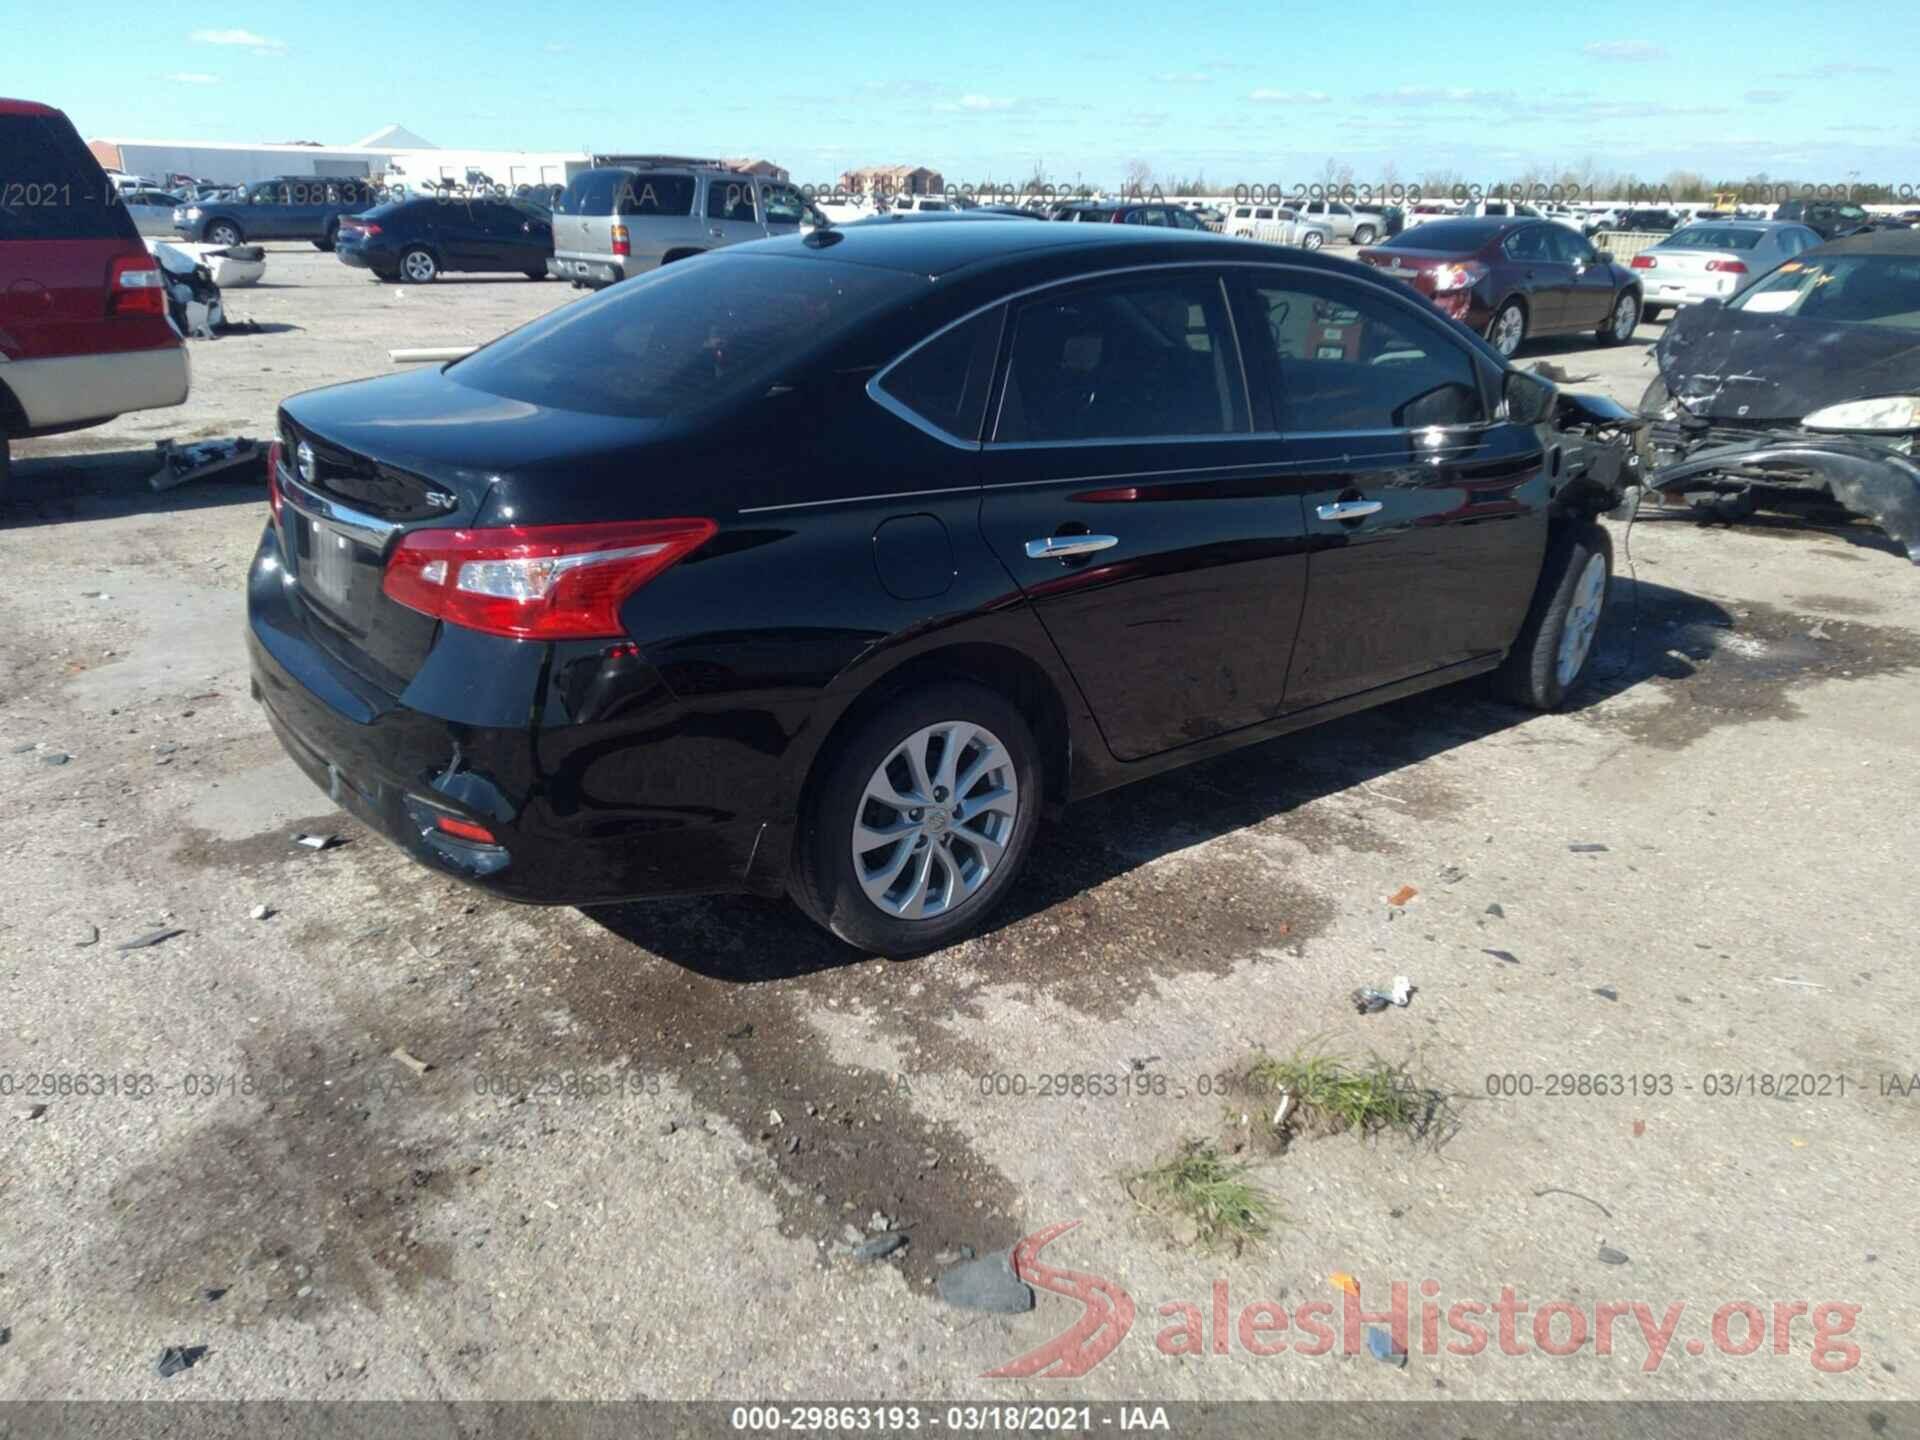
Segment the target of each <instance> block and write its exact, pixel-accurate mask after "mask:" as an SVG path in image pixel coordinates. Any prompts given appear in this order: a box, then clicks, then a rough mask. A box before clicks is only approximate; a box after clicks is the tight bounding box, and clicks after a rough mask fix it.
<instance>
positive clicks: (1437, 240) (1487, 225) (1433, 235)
mask: <svg viewBox="0 0 1920 1440" xmlns="http://www.w3.org/2000/svg"><path fill="white" fill-rule="evenodd" d="M1505 228H1506V224H1505V222H1504V221H1500V220H1435V221H1432V222H1430V223H1429V224H1426V225H1416V226H1414V227H1413V229H1411V230H1402V231H1401V232H1400V233H1399V234H1398V235H1396V236H1394V237H1393V238H1392V239H1391V240H1389V241H1387V242H1386V243H1387V248H1388V249H1392V250H1478V249H1479V248H1480V247H1481V246H1482V245H1484V244H1486V243H1487V242H1488V241H1489V240H1491V239H1492V238H1493V237H1494V236H1495V235H1497V234H1499V233H1500V231H1501V230H1503V229H1505Z"/></svg>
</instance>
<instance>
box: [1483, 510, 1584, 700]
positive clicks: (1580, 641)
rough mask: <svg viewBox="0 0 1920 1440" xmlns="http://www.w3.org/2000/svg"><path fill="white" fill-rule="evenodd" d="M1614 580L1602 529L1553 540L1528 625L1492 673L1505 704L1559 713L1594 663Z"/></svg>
mask: <svg viewBox="0 0 1920 1440" xmlns="http://www.w3.org/2000/svg"><path fill="white" fill-rule="evenodd" d="M1596 566H1597V567H1598V576H1599V578H1598V580H1597V581H1596V579H1595V567H1596ZM1612 579H1613V542H1612V541H1611V540H1609V539H1608V538H1607V532H1606V531H1605V530H1603V529H1601V528H1600V526H1598V525H1596V524H1594V523H1593V522H1592V521H1591V520H1589V521H1584V522H1582V523H1580V524H1578V525H1575V526H1572V527H1571V528H1569V529H1566V530H1563V531H1561V532H1560V533H1559V534H1558V535H1556V536H1554V538H1553V539H1552V540H1551V541H1550V542H1549V543H1548V545H1547V558H1546V563H1545V564H1544V565H1542V566H1541V568H1540V583H1539V584H1538V585H1537V586H1536V587H1535V588H1534V592H1533V604H1532V606H1531V607H1530V608H1529V609H1528V611H1527V619H1526V623H1525V624H1523V625H1522V626H1521V627H1520V635H1519V638H1518V639H1516V640H1515V641H1514V642H1513V649H1512V650H1510V651H1509V652H1508V653H1507V658H1506V661H1505V663H1503V664H1502V665H1501V667H1500V668H1499V669H1498V670H1496V671H1495V672H1494V689H1495V690H1496V691H1497V692H1498V693H1499V694H1500V695H1501V696H1502V697H1503V698H1505V699H1508V700H1511V701H1513V703H1514V704H1516V705H1525V706H1526V707H1528V708H1529V709H1532V710H1542V711H1546V710H1557V709H1559V708H1560V706H1561V705H1562V704H1564V703H1565V701H1566V698H1567V697H1568V696H1569V695H1571V694H1573V692H1574V691H1576V690H1578V689H1579V688H1580V682H1581V681H1582V680H1583V679H1584V678H1585V677H1586V673H1587V669H1588V667H1589V666H1590V665H1591V664H1592V663H1593V639H1594V635H1595V634H1596V632H1598V630H1599V628H1600V622H1601V621H1602V619H1604V618H1605V615H1606V605H1607V592H1608V589H1609V586H1610V583H1611V581H1612ZM1596 586H1597V588H1596Z"/></svg>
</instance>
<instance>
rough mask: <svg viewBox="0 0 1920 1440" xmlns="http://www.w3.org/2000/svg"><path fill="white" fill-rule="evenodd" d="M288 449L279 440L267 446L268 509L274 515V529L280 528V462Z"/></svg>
mask: <svg viewBox="0 0 1920 1440" xmlns="http://www.w3.org/2000/svg"><path fill="white" fill-rule="evenodd" d="M286 453H287V447H286V446H284V445H282V444H281V443H280V442H279V441H278V440H276V441H274V442H273V443H272V444H271V445H269V446H267V509H268V511H270V512H271V513H272V515H273V528H274V529H276V530H278V529H279V528H280V506H281V503H282V502H281V499H280V461H281V458H282V457H283V456H284V455H285V454H286Z"/></svg>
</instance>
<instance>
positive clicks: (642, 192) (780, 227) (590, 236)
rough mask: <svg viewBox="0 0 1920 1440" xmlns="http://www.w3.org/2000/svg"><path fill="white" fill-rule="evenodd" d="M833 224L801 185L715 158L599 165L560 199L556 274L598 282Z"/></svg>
mask: <svg viewBox="0 0 1920 1440" xmlns="http://www.w3.org/2000/svg"><path fill="white" fill-rule="evenodd" d="M822 223H824V221H823V219H822V217H821V216H820V213H819V211H817V210H816V209H814V207H813V206H812V205H811V204H810V203H809V202H808V201H807V199H806V198H805V197H804V196H803V195H801V193H800V191H799V189H798V188H797V187H796V186H793V185H790V184H787V183H786V182H785V181H780V180H769V179H767V178H766V177H764V176H761V175H749V174H746V173H745V172H743V171H737V170H727V169H724V168H722V167H720V166H710V165H669V166H660V167H658V168H652V167H649V168H645V169H641V168H635V167H632V166H626V165H608V166H599V167H596V168H594V169H592V170H582V171H581V172H580V173H579V174H577V175H575V176H574V177H573V178H572V179H571V180H569V181H568V182H567V188H566V193H565V194H563V195H562V196H561V197H560V200H559V203H558V204H556V205H555V206H554V208H553V254H552V255H551V256H550V257H549V258H548V260H547V273H548V274H549V275H555V276H558V277H559V278H560V279H562V280H570V281H572V282H573V283H574V285H576V286H582V285H585V286H590V287H593V288H595V289H598V288H599V287H601V286H603V285H613V284H617V283H618V282H619V281H622V280H625V279H627V278H628V277H629V276H633V275H641V274H644V273H646V272H647V271H649V270H652V269H653V268H655V267H656V266H659V265H666V264H669V263H671V262H672V261H675V260H683V259H685V258H686V257H687V256H689V255H698V254H701V253H702V252H703V251H707V250H718V249H720V248H721V247H722V246H725V245H737V244H739V243H740V242H741V241H743V240H763V239H765V238H766V237H767V236H769V235H791V234H793V233H795V232H796V231H798V230H800V229H802V228H803V227H804V228H811V227H812V226H814V225H817V224H822Z"/></svg>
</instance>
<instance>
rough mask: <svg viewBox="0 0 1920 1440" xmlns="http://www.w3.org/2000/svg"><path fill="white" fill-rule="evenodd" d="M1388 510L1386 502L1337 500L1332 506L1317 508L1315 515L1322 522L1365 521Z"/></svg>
mask: <svg viewBox="0 0 1920 1440" xmlns="http://www.w3.org/2000/svg"><path fill="white" fill-rule="evenodd" d="M1386 508H1387V506H1386V502H1385V501H1384V500H1335V501H1334V502H1333V503H1332V504H1330V505H1320V506H1316V507H1315V509H1314V512H1313V513H1314V514H1316V515H1318V516H1319V517H1320V518H1321V519H1322V520H1363V519H1365V518H1366V517H1367V516H1369V515H1378V514H1379V513H1380V512H1381V511H1382V510H1384V509H1386Z"/></svg>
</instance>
